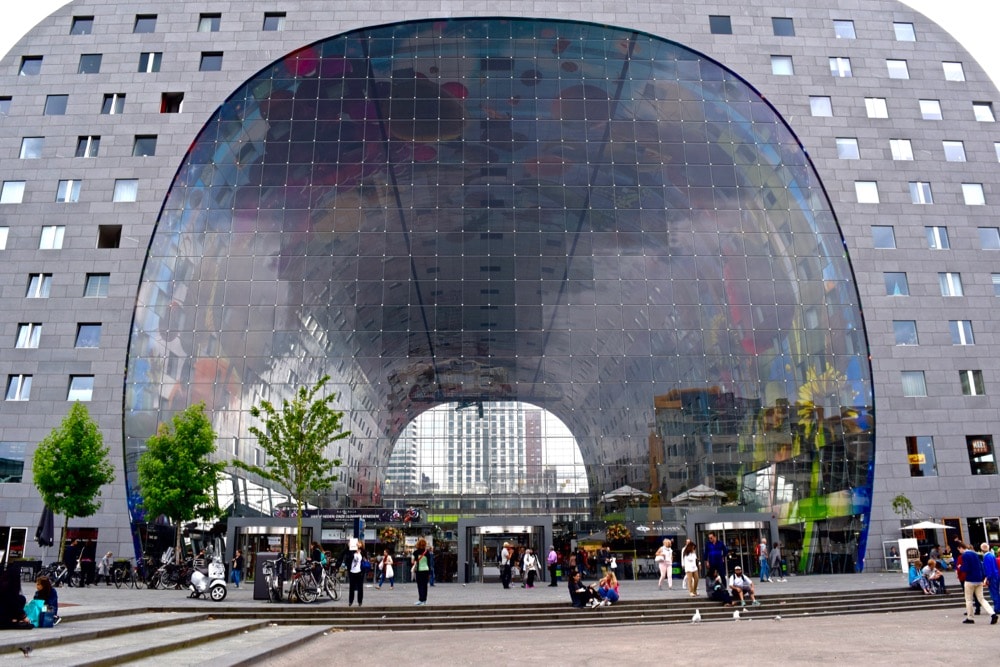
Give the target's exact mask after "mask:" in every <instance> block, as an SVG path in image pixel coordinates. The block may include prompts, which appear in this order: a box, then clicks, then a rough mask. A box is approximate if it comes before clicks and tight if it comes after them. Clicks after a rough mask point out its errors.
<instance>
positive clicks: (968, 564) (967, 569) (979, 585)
mask: <svg viewBox="0 0 1000 667" xmlns="http://www.w3.org/2000/svg"><path fill="white" fill-rule="evenodd" d="M961 561H962V572H964V573H965V584H964V585H965V620H964V621H962V623H968V624H970V625H971V624H972V623H975V621H974V620H972V606H973V605H972V601H973V599H976V600H978V601H979V605H980V607H982V608H983V609H985V610H986V613H987V614H988V615H989V617H990V625H996V622H997V620H998V618H1000V617H998V616H997V613H996V611H995V610H994V609H993V607H992V606H991V605H990V603H989V602H987V601H986V599H985V598H984V597H983V581H984V580H985V579H986V575H985V574H984V573H983V561H982V559H981V558H980V557H979V554H978V553H976V552H975V551H973V549H972V547H970V546H969V545H967V544H963V545H962V558H961Z"/></svg>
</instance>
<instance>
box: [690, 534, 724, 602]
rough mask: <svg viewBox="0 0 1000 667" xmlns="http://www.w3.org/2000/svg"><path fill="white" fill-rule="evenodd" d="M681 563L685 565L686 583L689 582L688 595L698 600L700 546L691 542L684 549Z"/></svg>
mask: <svg viewBox="0 0 1000 667" xmlns="http://www.w3.org/2000/svg"><path fill="white" fill-rule="evenodd" d="M681 563H682V564H683V565H684V581H685V582H687V589H688V593H690V595H691V597H693V598H696V597H698V546H697V545H696V544H695V543H694V542H690V541H689V542H688V543H687V546H686V547H684V553H683V554H682V555H681ZM710 569H711V568H710ZM716 571H718V570H716ZM720 576H721V575H720Z"/></svg>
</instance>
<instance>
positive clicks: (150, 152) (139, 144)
mask: <svg viewBox="0 0 1000 667" xmlns="http://www.w3.org/2000/svg"><path fill="white" fill-rule="evenodd" d="M154 155H156V135H155V134H137V135H135V140H134V141H133V142H132V157H152V156H154Z"/></svg>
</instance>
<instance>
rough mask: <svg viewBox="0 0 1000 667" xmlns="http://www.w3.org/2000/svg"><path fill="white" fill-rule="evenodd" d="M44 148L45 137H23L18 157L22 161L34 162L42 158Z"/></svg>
mask: <svg viewBox="0 0 1000 667" xmlns="http://www.w3.org/2000/svg"><path fill="white" fill-rule="evenodd" d="M44 146H45V137H24V138H23V139H21V152H20V154H19V155H18V157H20V158H21V159H22V160H36V159H38V158H40V157H42V148H43V147H44Z"/></svg>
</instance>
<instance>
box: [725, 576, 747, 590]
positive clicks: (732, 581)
mask: <svg viewBox="0 0 1000 667" xmlns="http://www.w3.org/2000/svg"><path fill="white" fill-rule="evenodd" d="M750 583H751V582H750V580H749V579H747V578H746V575H744V574H731V575H729V587H730V588H734V587H738V588H750Z"/></svg>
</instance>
